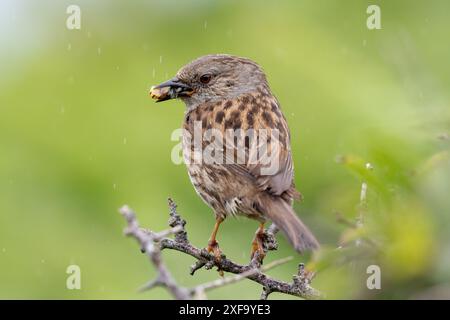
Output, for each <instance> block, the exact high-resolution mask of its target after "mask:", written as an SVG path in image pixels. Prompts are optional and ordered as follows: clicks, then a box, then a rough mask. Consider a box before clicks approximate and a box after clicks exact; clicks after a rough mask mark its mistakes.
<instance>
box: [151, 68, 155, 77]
mask: <svg viewBox="0 0 450 320" xmlns="http://www.w3.org/2000/svg"><path fill="white" fill-rule="evenodd" d="M155 75H156V70H155V68H153V70H152V77H153V78H154V77H155Z"/></svg>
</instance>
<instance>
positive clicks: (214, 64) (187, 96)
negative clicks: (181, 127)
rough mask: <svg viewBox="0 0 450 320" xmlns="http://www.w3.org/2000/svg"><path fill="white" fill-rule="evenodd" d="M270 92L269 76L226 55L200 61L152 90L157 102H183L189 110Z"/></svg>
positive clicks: (205, 57)
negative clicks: (241, 96) (243, 96)
mask: <svg viewBox="0 0 450 320" xmlns="http://www.w3.org/2000/svg"><path fill="white" fill-rule="evenodd" d="M258 89H259V90H269V88H268V84H267V80H266V76H265V75H264V72H263V71H262V69H261V68H260V67H259V66H258V65H257V64H256V63H255V62H253V61H252V60H250V59H247V58H240V57H236V56H231V55H226V54H216V55H207V56H203V57H200V58H198V59H196V60H194V61H192V62H190V63H189V64H187V65H185V66H184V67H182V68H181V69H180V70H179V71H178V72H177V74H176V76H175V77H174V78H172V79H170V80H168V81H166V82H163V83H161V84H159V85H157V86H155V87H152V89H151V90H150V95H151V97H152V98H153V99H155V100H156V101H157V102H159V101H165V100H169V99H176V98H180V99H182V100H183V101H184V102H185V103H186V106H187V107H188V108H191V107H194V106H196V105H199V104H201V103H204V102H208V101H216V100H223V99H232V98H234V97H237V96H239V95H241V94H244V93H248V92H252V91H255V90H258Z"/></svg>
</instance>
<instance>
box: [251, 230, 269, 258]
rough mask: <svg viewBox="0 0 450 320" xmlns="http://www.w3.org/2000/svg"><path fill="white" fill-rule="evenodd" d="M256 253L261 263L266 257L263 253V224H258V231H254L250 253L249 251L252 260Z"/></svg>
mask: <svg viewBox="0 0 450 320" xmlns="http://www.w3.org/2000/svg"><path fill="white" fill-rule="evenodd" d="M256 252H258V256H259V259H260V260H261V262H262V261H263V259H264V257H265V256H266V254H265V252H264V222H262V223H260V224H259V227H258V230H256V232H255V237H254V238H253V241H252V251H251V258H252V260H253V258H254V256H255V254H256Z"/></svg>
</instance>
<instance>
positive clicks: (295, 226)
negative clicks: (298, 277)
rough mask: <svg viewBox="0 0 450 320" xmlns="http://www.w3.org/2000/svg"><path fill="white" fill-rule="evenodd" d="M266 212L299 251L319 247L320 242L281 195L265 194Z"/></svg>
mask: <svg viewBox="0 0 450 320" xmlns="http://www.w3.org/2000/svg"><path fill="white" fill-rule="evenodd" d="M261 202H262V206H261V207H262V208H264V212H263V213H264V214H265V215H266V216H267V217H268V218H269V219H270V220H272V222H273V223H275V225H276V226H277V227H278V228H280V229H281V231H283V233H284V234H285V236H286V237H287V239H288V240H289V242H290V243H291V244H292V246H293V247H294V248H295V250H296V251H297V252H299V253H303V252H304V251H305V250H315V249H318V248H319V242H318V241H317V240H316V238H315V237H314V235H313V234H312V232H311V231H310V230H309V229H308V227H307V226H305V225H304V224H303V222H302V221H301V220H300V219H299V217H298V216H297V214H296V213H295V211H294V209H293V208H292V206H291V205H289V204H288V203H287V202H286V201H285V200H283V199H282V198H279V197H272V196H269V195H265V196H264V197H263V198H262V199H261Z"/></svg>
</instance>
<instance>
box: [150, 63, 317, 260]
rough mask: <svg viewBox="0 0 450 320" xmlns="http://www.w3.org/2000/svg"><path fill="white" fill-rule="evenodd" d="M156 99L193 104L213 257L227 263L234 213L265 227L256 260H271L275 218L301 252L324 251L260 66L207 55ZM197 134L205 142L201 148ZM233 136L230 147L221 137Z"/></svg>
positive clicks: (193, 154)
mask: <svg viewBox="0 0 450 320" xmlns="http://www.w3.org/2000/svg"><path fill="white" fill-rule="evenodd" d="M150 95H151V97H152V98H153V99H155V100H156V101H158V102H159V101H164V100H168V99H175V98H180V99H181V100H183V101H184V102H185V104H186V111H185V115H184V122H183V128H184V130H183V154H184V157H185V160H186V161H185V162H186V164H187V168H188V173H189V177H190V179H191V182H192V184H193V185H194V187H195V190H196V191H197V193H198V194H199V195H200V197H201V198H202V199H203V200H204V201H205V202H206V203H207V204H208V205H209V206H210V207H211V208H212V209H213V210H214V213H215V217H216V223H215V226H214V229H213V232H212V234H211V238H210V240H209V242H208V247H207V248H208V251H209V252H212V253H214V255H215V256H216V258H218V259H219V258H220V255H221V252H220V250H219V246H218V242H217V241H216V235H217V231H218V229H219V225H220V224H221V223H222V221H224V220H225V218H227V217H228V216H234V215H243V216H246V217H248V218H251V219H254V220H257V221H258V222H259V223H260V226H259V228H258V230H257V232H256V234H255V238H254V240H253V242H252V257H253V255H254V254H255V253H256V252H258V254H259V255H260V257H261V258H262V257H263V256H264V250H263V237H264V223H265V222H266V221H267V220H271V221H272V222H274V223H275V224H276V226H277V227H279V228H280V229H281V230H282V231H283V233H284V234H285V236H286V237H287V239H288V240H289V242H290V243H291V244H292V245H293V246H294V248H295V249H296V250H297V251H298V252H300V253H301V252H303V251H304V250H305V249H316V248H318V247H319V244H318V242H317V240H316V239H315V237H314V235H313V234H312V233H311V232H310V231H309V229H308V228H307V227H306V226H305V225H304V224H303V223H302V222H301V221H300V219H299V218H298V217H297V215H296V213H295V211H294V210H293V208H292V202H293V200H294V199H296V198H299V197H300V194H299V192H298V191H297V190H296V189H295V186H294V182H293V175H294V169H293V163H292V156H291V149H290V134H289V128H288V125H287V122H286V119H285V117H284V116H283V113H282V112H281V109H280V104H279V103H278V100H277V99H276V98H275V96H274V95H273V94H272V92H271V90H270V88H269V84H268V82H267V80H266V76H265V74H264V72H263V71H262V69H261V68H260V67H259V66H258V65H257V64H256V63H255V62H253V61H252V60H250V59H246V58H241V57H237V56H231V55H225V54H217V55H207V56H203V57H200V58H198V59H196V60H194V61H192V62H191V63H189V64H187V65H186V66H184V67H183V68H181V69H180V70H179V71H178V73H177V74H176V76H175V77H174V78H172V79H171V80H168V81H166V82H164V83H162V84H160V85H158V86H156V87H152V89H151V91H150ZM197 129H198V130H197ZM196 130H197V131H199V132H200V135H202V139H203V140H201V141H200V143H199V144H197V145H196V144H195V140H196V138H195V135H196V132H195V131H196ZM230 130H231V133H232V134H235V133H236V132H239V134H235V135H234V136H233V135H232V136H231V139H225V140H226V141H225V142H223V140H221V139H219V138H220V136H221V137H230V136H229V135H228V134H229V132H230ZM242 132H244V135H242ZM248 132H250V133H251V134H247V133H248ZM263 133H264V134H263ZM212 136H214V138H215V139H211V137H212ZM263 136H264V137H263ZM192 137H194V139H192ZM218 137H219V138H218ZM192 140H194V143H193V142H192ZM205 140H207V141H205ZM230 140H231V141H230ZM255 141H256V142H255ZM207 142H209V144H208V143H207ZM239 142H242V143H239ZM208 146H209V148H210V149H211V146H212V147H213V148H214V152H211V155H212V154H213V153H214V155H212V156H211V157H210V158H213V161H211V159H208V158H207V157H204V153H205V151H206V150H207V149H208ZM261 147H264V148H265V150H267V153H270V159H271V161H264V162H263V160H262V158H260V157H259V155H260V153H261V152H260V150H259V149H260V148H261ZM199 148H200V149H202V150H204V151H203V154H202V150H200V151H199ZM255 150H256V151H255ZM202 156H203V158H202ZM193 158H194V160H192V159H193ZM266 160H267V157H266ZM269 162H270V163H269ZM273 164H275V165H273Z"/></svg>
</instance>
